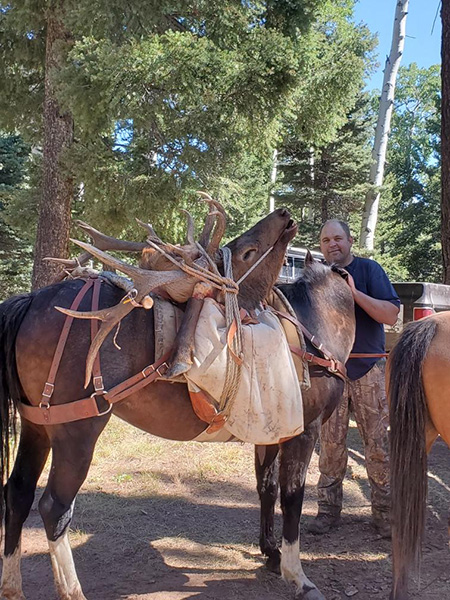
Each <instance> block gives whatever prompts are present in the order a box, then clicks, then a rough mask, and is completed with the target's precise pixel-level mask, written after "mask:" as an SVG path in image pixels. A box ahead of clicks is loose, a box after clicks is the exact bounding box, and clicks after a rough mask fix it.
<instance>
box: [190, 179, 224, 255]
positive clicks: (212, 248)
mask: <svg viewBox="0 0 450 600" xmlns="http://www.w3.org/2000/svg"><path fill="white" fill-rule="evenodd" d="M197 194H198V195H199V196H200V198H201V199H202V200H203V201H204V202H207V203H208V204H209V214H208V217H207V223H208V218H210V217H212V216H214V217H217V219H216V226H215V228H214V233H213V236H212V239H211V240H210V237H211V232H212V227H213V223H211V225H210V227H211V229H210V230H209V232H208V235H207V237H206V236H205V239H202V240H200V244H201V245H202V246H203V247H204V248H206V251H207V253H208V254H209V256H211V257H213V256H214V255H215V253H216V252H217V250H218V249H219V246H220V242H221V240H222V238H223V235H224V233H225V229H226V225H227V218H228V217H227V213H226V212H225V209H224V208H223V206H222V205H221V204H220V202H218V201H217V200H214V199H213V198H211V196H210V195H209V194H207V193H206V192H200V191H198V192H197ZM214 209H216V210H214ZM205 228H206V223H205ZM203 232H205V229H204V230H203Z"/></svg>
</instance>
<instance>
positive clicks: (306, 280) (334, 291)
mask: <svg viewBox="0 0 450 600" xmlns="http://www.w3.org/2000/svg"><path fill="white" fill-rule="evenodd" d="M279 288H280V290H281V291H282V292H283V294H284V295H285V296H286V298H287V300H288V301H289V303H290V304H291V306H292V308H293V309H294V310H295V312H296V313H297V315H298V318H299V319H300V320H301V321H302V323H303V324H304V325H305V327H306V328H307V329H309V331H311V332H312V333H313V334H314V335H316V336H318V337H319V338H320V339H321V341H323V343H324V344H327V345H328V347H329V348H330V349H333V344H334V340H335V335H334V327H335V325H334V324H333V320H334V319H335V318H336V315H341V316H344V318H345V319H346V318H349V319H351V318H352V317H353V315H354V309H353V301H352V297H351V291H350V288H349V287H348V286H347V285H343V281H342V279H341V277H339V273H338V272H336V271H334V270H333V269H332V267H330V266H329V265H326V264H323V263H321V262H319V261H310V262H308V261H307V262H306V264H305V267H304V268H303V269H302V272H301V274H300V276H299V277H298V279H296V280H295V281H294V282H293V283H286V284H283V285H280V286H279ZM336 352H337V353H339V352H338V349H337V348H336Z"/></svg>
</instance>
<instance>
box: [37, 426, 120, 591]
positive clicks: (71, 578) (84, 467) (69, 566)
mask: <svg viewBox="0 0 450 600" xmlns="http://www.w3.org/2000/svg"><path fill="white" fill-rule="evenodd" d="M108 418H109V417H108ZM105 424H106V421H105V419H104V418H95V419H91V420H89V421H77V422H75V423H68V424H66V425H54V426H53V430H52V434H53V435H52V464H51V469H50V476H49V479H48V483H47V487H46V488H45V491H44V493H43V495H42V498H41V500H40V502H39V511H40V513H41V517H42V520H43V522H44V527H45V531H46V534H47V541H48V546H49V550H50V558H51V562H52V569H53V576H54V580H55V586H56V591H57V593H58V596H59V598H60V600H86V596H85V595H84V594H83V591H82V589H81V585H80V582H79V580H78V576H77V573H76V569H75V564H74V561H73V555H72V549H71V547H70V541H69V526H70V523H71V520H72V515H73V508H74V504H75V498H76V496H77V494H78V491H79V489H80V487H81V485H82V484H83V482H84V480H85V479H86V476H87V473H88V471H89V467H90V465H91V461H92V456H93V453H94V448H95V444H96V441H97V438H98V436H99V434H100V432H101V430H102V429H103V427H104V425H105Z"/></svg>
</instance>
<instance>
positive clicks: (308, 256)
mask: <svg viewBox="0 0 450 600" xmlns="http://www.w3.org/2000/svg"><path fill="white" fill-rule="evenodd" d="M313 262H314V258H313V255H312V254H311V252H310V251H309V250H307V251H306V255H305V267H310V266H311V265H312V264H313Z"/></svg>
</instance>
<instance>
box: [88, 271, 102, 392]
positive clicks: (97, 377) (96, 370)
mask: <svg viewBox="0 0 450 600" xmlns="http://www.w3.org/2000/svg"><path fill="white" fill-rule="evenodd" d="M100 287H101V279H98V278H97V279H94V289H93V290H92V310H93V311H95V310H98V305H99V300H100ZM98 329H99V322H98V319H91V341H93V340H94V338H95V336H96V335H97V332H98ZM92 384H93V386H94V390H95V391H96V392H99V393H103V390H104V389H105V388H104V385H103V377H102V371H101V368H100V351H99V352H97V354H96V356H95V359H94V364H93V366H92Z"/></svg>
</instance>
